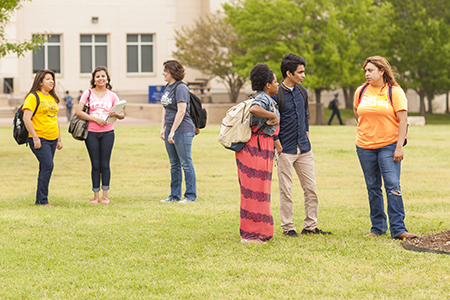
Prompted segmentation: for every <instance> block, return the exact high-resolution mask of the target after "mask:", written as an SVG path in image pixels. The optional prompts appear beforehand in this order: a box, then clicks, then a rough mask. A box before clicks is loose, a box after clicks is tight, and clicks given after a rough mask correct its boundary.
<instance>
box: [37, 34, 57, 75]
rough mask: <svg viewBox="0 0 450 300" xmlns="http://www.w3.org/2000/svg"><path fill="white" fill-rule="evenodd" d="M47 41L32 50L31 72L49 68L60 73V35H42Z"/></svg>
mask: <svg viewBox="0 0 450 300" xmlns="http://www.w3.org/2000/svg"><path fill="white" fill-rule="evenodd" d="M44 36H45V39H46V40H47V42H45V44H44V45H43V46H42V47H41V48H39V49H36V50H34V51H33V73H37V71H39V70H41V69H50V70H52V71H53V72H55V73H57V74H60V73H61V35H59V34H52V35H47V34H46V35H44Z"/></svg>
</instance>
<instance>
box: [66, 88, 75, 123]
mask: <svg viewBox="0 0 450 300" xmlns="http://www.w3.org/2000/svg"><path fill="white" fill-rule="evenodd" d="M64 100H65V101H66V115H67V122H70V119H71V118H72V107H73V100H72V96H70V95H69V91H66V96H65V97H64Z"/></svg>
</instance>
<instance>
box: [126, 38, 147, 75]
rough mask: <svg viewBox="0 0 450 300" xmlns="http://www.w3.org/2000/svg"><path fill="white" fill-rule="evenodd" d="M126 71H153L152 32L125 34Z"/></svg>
mask: <svg viewBox="0 0 450 300" xmlns="http://www.w3.org/2000/svg"><path fill="white" fill-rule="evenodd" d="M127 72H128V73H152V72H153V34H127Z"/></svg>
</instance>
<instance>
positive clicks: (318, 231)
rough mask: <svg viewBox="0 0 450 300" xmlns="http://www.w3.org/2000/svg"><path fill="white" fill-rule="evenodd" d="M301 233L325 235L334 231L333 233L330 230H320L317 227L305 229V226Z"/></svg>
mask: <svg viewBox="0 0 450 300" xmlns="http://www.w3.org/2000/svg"><path fill="white" fill-rule="evenodd" d="M301 234H302V235H303V234H323V235H331V234H332V233H331V232H328V231H323V230H320V229H319V228H317V227H316V228H315V229H314V230H307V229H304V228H303V230H302V233H301Z"/></svg>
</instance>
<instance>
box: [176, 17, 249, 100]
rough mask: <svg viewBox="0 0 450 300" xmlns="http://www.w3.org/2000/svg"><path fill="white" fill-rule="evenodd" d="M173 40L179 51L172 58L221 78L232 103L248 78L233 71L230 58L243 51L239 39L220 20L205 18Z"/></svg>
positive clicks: (222, 20)
mask: <svg viewBox="0 0 450 300" xmlns="http://www.w3.org/2000/svg"><path fill="white" fill-rule="evenodd" d="M175 39H176V45H177V47H178V50H177V51H175V52H174V56H175V57H176V58H177V59H179V60H181V61H182V62H183V64H185V65H187V66H189V67H191V68H194V69H197V70H200V71H202V72H203V73H205V74H208V75H210V76H217V77H219V78H221V79H222V80H223V81H224V83H225V86H226V87H227V89H228V95H229V97H230V101H231V102H233V103H235V102H236V101H237V99H238V96H239V91H240V90H241V88H242V86H243V85H244V84H245V82H246V79H247V76H246V75H239V74H238V73H237V72H236V71H235V64H234V62H233V55H234V54H236V55H245V53H246V50H245V48H242V47H240V46H239V44H238V41H239V35H238V34H236V33H235V32H234V31H233V28H232V26H231V25H230V24H229V23H228V22H227V21H225V20H224V18H223V16H222V15H220V14H212V15H208V16H207V17H206V18H204V19H201V20H199V21H197V22H196V23H195V25H194V26H193V27H183V28H182V29H181V30H180V31H176V36H175Z"/></svg>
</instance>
